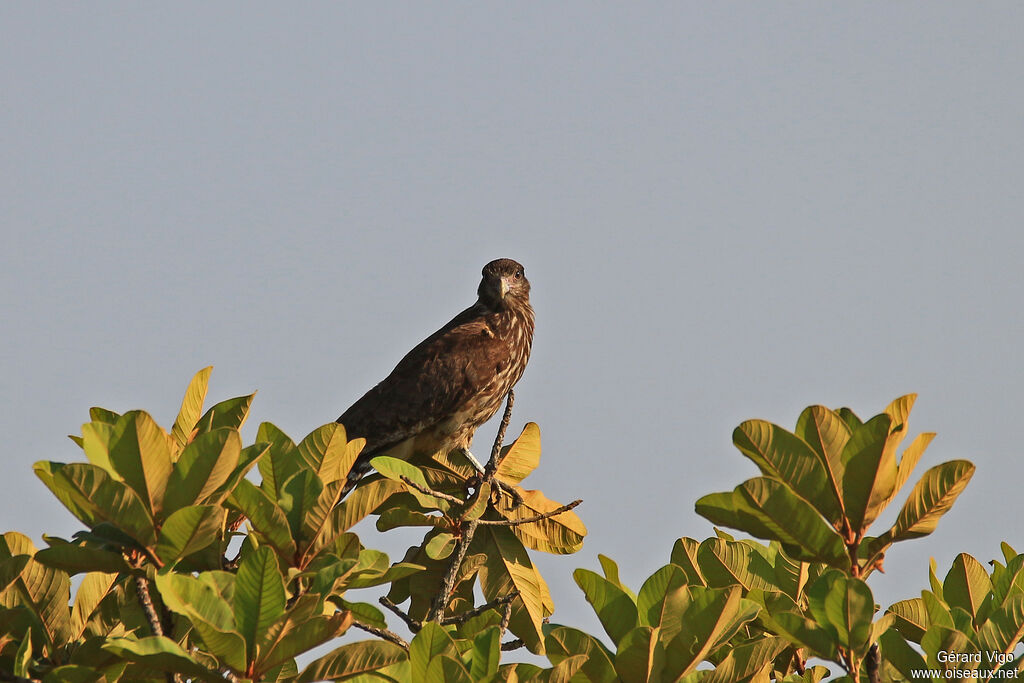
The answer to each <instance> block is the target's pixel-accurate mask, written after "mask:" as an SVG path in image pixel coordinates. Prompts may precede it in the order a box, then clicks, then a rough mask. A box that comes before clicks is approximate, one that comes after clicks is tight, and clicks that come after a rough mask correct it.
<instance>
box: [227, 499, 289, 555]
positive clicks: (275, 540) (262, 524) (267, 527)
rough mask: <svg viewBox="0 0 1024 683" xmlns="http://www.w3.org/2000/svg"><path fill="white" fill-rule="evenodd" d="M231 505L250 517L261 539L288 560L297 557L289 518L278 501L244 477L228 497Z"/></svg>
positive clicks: (250, 521)
mask: <svg viewBox="0 0 1024 683" xmlns="http://www.w3.org/2000/svg"><path fill="white" fill-rule="evenodd" d="M228 500H229V502H230V503H231V505H232V506H233V507H235V508H237V509H238V510H240V511H241V512H242V513H243V514H245V516H246V517H248V518H249V523H250V524H252V527H253V529H255V530H256V532H257V533H258V534H259V535H260V537H261V539H262V540H263V541H265V542H266V543H269V544H270V545H271V546H273V547H274V549H275V550H277V552H278V555H280V556H281V558H282V559H285V560H286V561H288V562H291V560H292V559H293V558H294V557H295V541H294V540H293V539H292V537H291V534H290V533H289V528H288V520H287V518H286V517H285V516H284V511H283V510H281V508H280V507H278V505H277V503H276V502H274V501H273V500H271V499H270V497H269V496H267V494H266V493H265V492H264V491H263V490H262V489H260V488H258V487H257V486H256V485H255V484H253V483H252V482H251V481H249V480H248V479H242V480H240V481H239V482H238V486H236V487H235V490H234V491H233V492H232V493H231V496H230V498H229V499H228Z"/></svg>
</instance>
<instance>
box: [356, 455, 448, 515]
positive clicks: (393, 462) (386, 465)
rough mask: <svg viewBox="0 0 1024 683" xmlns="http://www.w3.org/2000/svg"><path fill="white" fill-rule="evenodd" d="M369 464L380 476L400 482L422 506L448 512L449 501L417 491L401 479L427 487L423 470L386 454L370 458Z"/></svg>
mask: <svg viewBox="0 0 1024 683" xmlns="http://www.w3.org/2000/svg"><path fill="white" fill-rule="evenodd" d="M370 464H371V465H372V466H373V469H375V470H377V472H379V473H380V475H381V476H383V477H386V478H388V479H390V480H391V481H394V482H396V483H398V484H400V485H401V486H402V488H403V489H406V490H408V492H409V494H410V495H412V496H413V497H414V498H415V499H416V502H418V503H419V504H420V505H421V506H422V507H424V508H427V509H428V510H429V509H433V508H436V509H438V510H441V511H442V512H448V511H449V510H450V509H451V507H452V506H451V503H449V502H448V501H446V500H443V499H441V498H436V497H434V496H431V495H427V494H426V493H422V492H421V491H417V490H416V489H414V488H412V487H411V486H409V485H407V484H406V483H405V482H404V481H402V477H405V478H407V479H409V480H410V481H413V482H415V483H417V484H419V485H420V486H423V487H425V488H429V485H428V484H427V480H426V477H424V476H423V471H422V470H420V468H418V467H416V466H415V465H412V464H410V463H407V462H405V461H404V460H400V459H399V458H392V457H390V456H386V455H379V456H377V457H376V458H373V459H372V460H370ZM371 483H372V482H371Z"/></svg>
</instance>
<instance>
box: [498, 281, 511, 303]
mask: <svg viewBox="0 0 1024 683" xmlns="http://www.w3.org/2000/svg"><path fill="white" fill-rule="evenodd" d="M500 288H501V289H500V294H501V298H502V299H504V298H505V295H506V294H508V290H509V289H510V288H511V285H509V283H508V278H506V277H503V278H501V285H500Z"/></svg>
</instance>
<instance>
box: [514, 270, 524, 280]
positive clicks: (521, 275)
mask: <svg viewBox="0 0 1024 683" xmlns="http://www.w3.org/2000/svg"><path fill="white" fill-rule="evenodd" d="M515 277H516V279H517V280H522V279H523V271H521V270H517V271H516V275H515Z"/></svg>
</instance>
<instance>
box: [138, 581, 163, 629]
mask: <svg viewBox="0 0 1024 683" xmlns="http://www.w3.org/2000/svg"><path fill="white" fill-rule="evenodd" d="M135 592H136V593H137V594H138V596H139V605H140V606H141V607H142V611H143V612H144V613H145V614H146V621H148V622H149V628H150V629H152V631H153V635H154V636H162V635H163V634H164V628H163V626H161V625H160V617H158V616H157V614H156V608H155V607H153V598H152V596H150V594H149V579H147V578H146V577H144V576H136V577H135Z"/></svg>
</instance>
